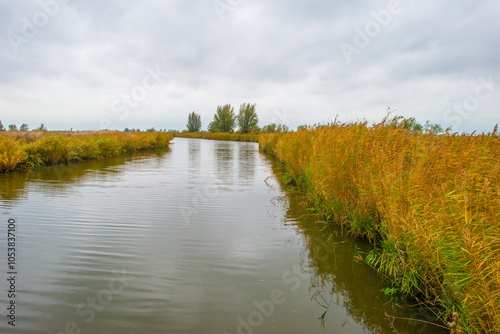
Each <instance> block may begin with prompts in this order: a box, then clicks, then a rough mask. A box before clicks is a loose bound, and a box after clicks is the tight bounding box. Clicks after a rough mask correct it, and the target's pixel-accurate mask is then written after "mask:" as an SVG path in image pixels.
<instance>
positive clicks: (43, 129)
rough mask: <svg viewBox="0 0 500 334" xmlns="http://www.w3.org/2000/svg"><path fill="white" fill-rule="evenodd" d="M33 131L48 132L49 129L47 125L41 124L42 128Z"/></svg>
mask: <svg viewBox="0 0 500 334" xmlns="http://www.w3.org/2000/svg"><path fill="white" fill-rule="evenodd" d="M33 131H47V128H46V127H45V124H43V123H42V124H40V126H39V127H38V128H36V129H33Z"/></svg>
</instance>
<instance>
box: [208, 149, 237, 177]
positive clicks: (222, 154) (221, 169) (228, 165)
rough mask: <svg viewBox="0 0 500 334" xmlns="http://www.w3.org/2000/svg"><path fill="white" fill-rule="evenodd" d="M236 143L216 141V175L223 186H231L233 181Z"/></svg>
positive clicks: (214, 150)
mask: <svg viewBox="0 0 500 334" xmlns="http://www.w3.org/2000/svg"><path fill="white" fill-rule="evenodd" d="M234 148H235V143H233V142H226V141H214V149H213V152H214V160H215V167H216V169H215V173H216V177H217V179H218V180H219V181H220V182H221V183H223V184H226V185H227V184H230V183H231V182H232V180H233V168H234Z"/></svg>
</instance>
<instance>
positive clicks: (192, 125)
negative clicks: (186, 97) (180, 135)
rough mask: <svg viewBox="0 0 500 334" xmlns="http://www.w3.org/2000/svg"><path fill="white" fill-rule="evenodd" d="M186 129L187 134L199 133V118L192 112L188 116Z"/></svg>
mask: <svg viewBox="0 0 500 334" xmlns="http://www.w3.org/2000/svg"><path fill="white" fill-rule="evenodd" d="M186 127H187V129H188V131H189V132H200V131H201V116H200V115H198V114H197V113H195V112H194V111H193V112H192V113H190V114H189V116H188V122H187V124H186Z"/></svg>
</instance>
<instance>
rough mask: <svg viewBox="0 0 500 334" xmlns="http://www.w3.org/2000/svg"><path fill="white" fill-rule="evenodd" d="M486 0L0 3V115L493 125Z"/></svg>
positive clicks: (106, 124)
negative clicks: (402, 119) (396, 119)
mask: <svg viewBox="0 0 500 334" xmlns="http://www.w3.org/2000/svg"><path fill="white" fill-rule="evenodd" d="M499 18H500V2H499V1H498V0H481V1H477V0H465V1H451V0H433V1H430V0H423V1H415V0H400V1H398V0H393V1H377V0H375V1H374V0H372V1H364V0H360V1H352V2H347V1H332V0H316V1H306V0H288V1H284V0H273V1H263V0H251V1H250V0H216V1H214V0H194V1H193V0H192V1H181V0H170V1H160V0H145V1H131V0H100V1H83V0H40V1H22V0H20V1H9V0H0V32H1V33H2V38H1V39H0V120H1V121H2V122H3V124H4V125H5V126H7V125H8V124H11V123H15V124H17V125H18V126H19V125H20V124H21V123H28V124H29V125H30V127H31V128H34V127H36V126H38V125H40V123H45V125H46V126H47V127H48V128H49V129H51V130H54V129H70V128H73V129H74V130H75V129H82V130H83V129H99V128H116V129H119V130H122V129H123V128H125V127H129V128H137V127H139V128H141V129H145V128H149V127H155V128H156V129H163V128H166V129H169V128H170V129H179V130H181V129H184V128H185V123H186V120H187V115H188V113H190V112H191V111H196V112H197V113H200V114H201V116H202V121H203V127H204V128H206V127H207V125H208V123H209V122H210V121H211V119H212V117H213V114H214V112H215V110H216V107H217V105H221V104H225V103H231V104H232V105H233V106H235V109H238V108H239V105H240V104H242V103H244V102H251V103H256V104H257V112H258V114H259V118H260V125H261V126H263V125H265V124H268V123H270V122H275V123H285V124H287V125H289V126H290V127H292V128H295V127H296V126H297V125H300V124H314V123H319V122H328V121H332V120H333V119H334V118H335V116H336V115H337V114H338V115H339V119H340V120H341V121H356V120H362V119H364V118H366V119H367V120H369V121H370V122H372V121H379V120H381V119H382V118H383V117H384V115H385V114H386V109H387V107H390V108H391V109H392V110H396V111H395V112H396V113H397V114H401V115H404V116H408V117H409V116H414V117H416V118H417V120H419V121H421V122H425V121H426V120H430V121H431V122H433V123H440V124H442V125H443V126H444V127H445V128H446V127H448V126H453V129H454V130H455V131H459V132H462V131H473V130H478V131H485V132H488V131H491V130H492V129H493V126H494V125H495V123H499V122H500V117H499V115H500V113H499V108H498V107H499V105H500V81H499V78H500V46H499V45H500V43H499V41H500V28H499V24H498V20H499Z"/></svg>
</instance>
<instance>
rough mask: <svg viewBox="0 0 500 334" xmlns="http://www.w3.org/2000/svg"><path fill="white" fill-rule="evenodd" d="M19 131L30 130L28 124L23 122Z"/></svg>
mask: <svg viewBox="0 0 500 334" xmlns="http://www.w3.org/2000/svg"><path fill="white" fill-rule="evenodd" d="M19 131H28V124H26V123H23V124H21V127H20V128H19Z"/></svg>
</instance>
